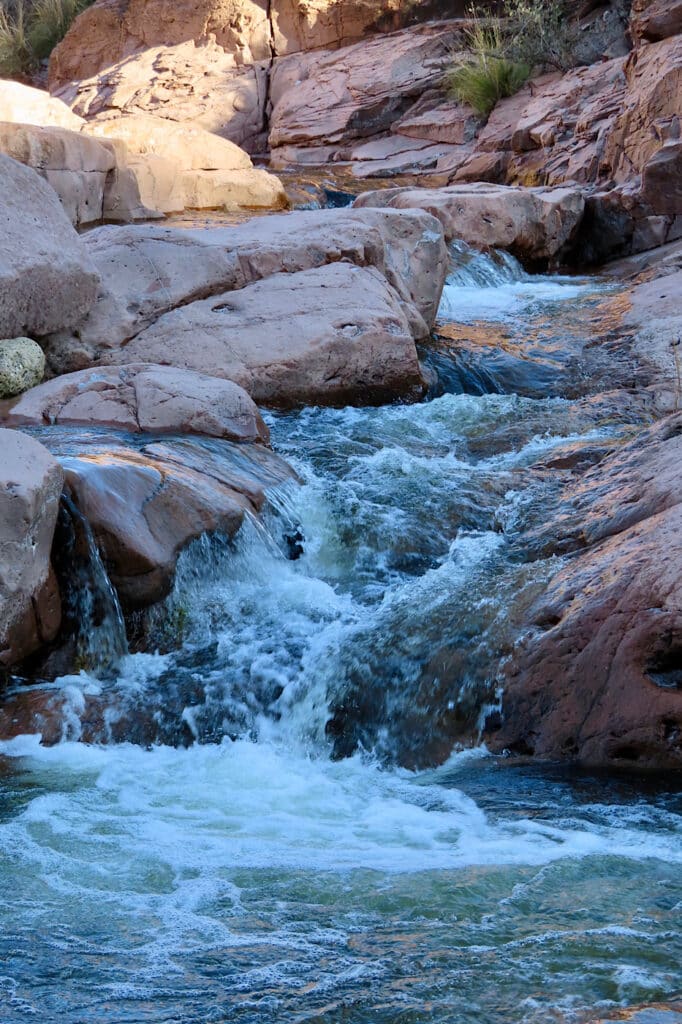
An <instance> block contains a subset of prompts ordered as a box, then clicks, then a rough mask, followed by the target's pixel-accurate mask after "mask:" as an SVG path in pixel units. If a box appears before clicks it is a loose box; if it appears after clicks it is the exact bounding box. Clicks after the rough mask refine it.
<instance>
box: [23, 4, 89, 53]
mask: <svg viewBox="0 0 682 1024" xmlns="http://www.w3.org/2000/svg"><path fill="white" fill-rule="evenodd" d="M89 2H90V0H34V3H33V7H32V9H31V17H30V21H29V28H28V41H29V44H30V47H31V50H32V51H33V54H34V55H35V57H36V58H37V59H38V60H45V59H46V58H47V57H49V56H50V54H51V53H52V51H53V50H54V48H55V46H56V45H57V43H59V42H61V40H62V39H63V38H64V36H65V35H66V33H67V32H68V31H69V29H70V27H71V24H72V23H73V22H74V21H75V20H76V18H77V17H78V15H79V14H80V13H81V11H84V10H85V8H86V7H87V6H88V3H89Z"/></svg>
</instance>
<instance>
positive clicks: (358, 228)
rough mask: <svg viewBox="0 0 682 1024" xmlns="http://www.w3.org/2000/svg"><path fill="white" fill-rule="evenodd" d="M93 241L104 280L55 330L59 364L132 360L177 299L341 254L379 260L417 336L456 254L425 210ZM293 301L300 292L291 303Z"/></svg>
mask: <svg viewBox="0 0 682 1024" xmlns="http://www.w3.org/2000/svg"><path fill="white" fill-rule="evenodd" d="M86 244H87V246H88V248H89V250H90V252H91V254H92V257H93V260H94V262H95V264H96V265H97V267H98V269H99V270H100V273H101V275H102V280H103V288H102V290H101V292H100V294H99V296H98V300H97V303H96V305H95V307H94V308H93V310H92V311H91V312H90V313H89V314H88V316H87V317H86V318H85V319H84V320H83V321H82V322H81V323H80V324H79V325H78V327H77V329H76V331H69V332H64V333H61V334H59V335H55V336H53V337H52V338H51V339H50V341H49V343H48V345H47V348H46V350H47V354H48V360H49V363H50V365H51V367H52V369H53V371H55V372H57V373H61V372H64V371H68V370H75V369H81V368H83V367H86V366H89V365H93V364H94V363H98V362H102V361H104V362H110V361H112V360H114V361H117V362H118V361H121V362H129V361H131V360H130V357H129V356H126V355H125V351H126V350H125V348H124V346H125V345H126V342H127V341H128V339H131V338H133V339H134V338H136V336H137V335H138V334H139V333H140V332H141V331H143V330H144V329H146V328H148V327H150V326H152V325H153V324H154V323H155V322H156V321H157V320H158V319H159V317H161V316H163V315H164V314H166V313H169V312H170V311H172V310H173V309H175V308H176V307H182V309H183V310H185V312H188V311H189V310H190V309H191V308H192V304H193V303H194V302H195V301H197V300H201V299H205V298H207V297H209V296H213V295H222V294H224V293H225V292H231V291H232V290H238V289H243V288H244V287H245V285H247V284H249V283H250V282H253V281H258V280H260V279H263V278H269V277H271V276H272V275H275V274H294V273H296V272H298V271H302V270H309V269H313V268H318V267H322V266H325V265H327V264H337V263H339V262H340V261H349V262H350V263H352V264H355V265H356V266H359V267H374V268H376V270H377V271H379V272H380V273H381V274H382V276H383V277H384V279H385V281H386V282H387V283H388V285H389V286H390V289H391V292H392V293H393V294H394V296H395V299H396V300H397V301H398V302H399V303H400V307H401V309H402V311H403V313H404V315H405V317H406V319H407V321H408V323H409V324H410V331H411V332H412V334H413V336H414V337H415V338H423V337H426V336H428V332H429V328H430V326H431V323H432V322H433V319H434V317H435V315H436V310H437V307H438V302H439V300H440V295H441V291H442V288H443V282H444V280H445V274H446V270H447V263H448V258H447V249H446V247H445V243H444V241H443V236H442V230H441V228H440V225H439V223H438V221H436V220H435V219H434V218H433V217H431V216H429V215H428V214H423V213H419V212H417V211H413V212H404V213H401V212H397V211H393V210H386V211H384V210H362V211H360V210H357V211H355V210H334V211H332V210H324V211H300V212H297V213H295V214H287V215H286V216H272V217H268V218H259V219H256V220H253V221H250V222H249V223H247V224H244V225H242V226H240V227H237V228H220V229H212V230H204V231H180V230H172V229H169V228H159V227H142V228H136V229H130V228H117V229H102V230H96V231H93V232H90V233H89V234H88V235H87V236H86ZM299 297H300V293H299ZM295 301H296V292H295V291H292V292H291V294H290V295H289V298H288V302H289V303H290V304H291V303H292V302H295ZM182 315H183V314H182V313H180V312H178V316H180V317H181V316H182ZM117 353H118V354H117ZM119 356H120V360H119ZM136 358H137V357H136ZM141 359H142V360H144V361H145V362H148V361H149V359H148V358H147V357H146V356H143V357H141ZM163 361H164V362H166V361H168V359H167V355H165V356H164V359H163ZM221 375H222V374H221Z"/></svg>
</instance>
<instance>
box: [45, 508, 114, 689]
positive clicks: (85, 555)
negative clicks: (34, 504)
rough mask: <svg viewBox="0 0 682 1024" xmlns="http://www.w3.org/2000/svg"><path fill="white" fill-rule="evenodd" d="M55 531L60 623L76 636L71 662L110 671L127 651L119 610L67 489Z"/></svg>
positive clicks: (96, 670)
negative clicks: (74, 657) (63, 620)
mask: <svg viewBox="0 0 682 1024" xmlns="http://www.w3.org/2000/svg"><path fill="white" fill-rule="evenodd" d="M57 530H58V532H57V536H56V543H55V560H56V563H57V570H58V573H59V576H60V579H61V581H62V591H63V600H64V618H65V622H66V625H67V628H68V629H69V630H70V631H71V632H72V634H73V635H74V636H75V638H76V667H78V668H81V669H86V670H87V671H88V672H90V673H91V674H92V675H94V676H97V677H100V676H105V675H111V674H112V673H113V672H114V671H115V669H116V667H117V665H118V663H119V662H120V660H121V658H123V656H124V655H125V654H127V652H128V643H127V640H126V629H125V623H124V621H123V612H122V611H121V605H120V603H119V600H118V596H117V594H116V591H115V589H114V587H113V586H112V583H111V580H110V579H109V576H108V574H107V571H106V569H105V567H104V563H103V562H102V556H101V555H100V552H99V548H98V547H97V543H96V541H95V538H94V536H93V533H92V529H91V527H90V523H89V522H88V521H87V519H86V518H85V516H84V515H83V514H82V513H81V512H80V510H79V509H78V507H77V506H76V505H75V503H74V502H73V500H72V499H71V497H70V496H69V494H67V493H66V492H64V493H63V494H62V499H61V507H60V514H59V522H58V527H57Z"/></svg>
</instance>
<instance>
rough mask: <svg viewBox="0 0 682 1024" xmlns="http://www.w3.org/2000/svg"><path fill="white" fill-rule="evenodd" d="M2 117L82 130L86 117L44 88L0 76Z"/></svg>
mask: <svg viewBox="0 0 682 1024" xmlns="http://www.w3.org/2000/svg"><path fill="white" fill-rule="evenodd" d="M0 121H12V122H15V123H16V124H35V125H39V126H43V125H51V126H52V127H53V128H69V129H70V130H71V131H74V132H77V131H80V128H81V125H82V124H83V118H82V117H78V116H77V115H76V114H74V113H73V111H72V110H71V109H70V108H69V107H67V105H66V103H63V102H62V101H61V100H59V99H56V98H55V97H54V96H50V94H49V93H47V92H45V91H44V90H43V89H32V88H31V86H29V85H22V84H21V83H20V82H10V81H6V80H4V79H0Z"/></svg>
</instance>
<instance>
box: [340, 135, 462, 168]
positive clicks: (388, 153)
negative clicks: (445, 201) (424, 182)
mask: <svg viewBox="0 0 682 1024" xmlns="http://www.w3.org/2000/svg"><path fill="white" fill-rule="evenodd" d="M463 149H464V150H465V152H466V153H467V154H468V153H469V147H466V148H465V147H462V146H453V145H449V144H448V143H443V142H427V141H425V140H415V139H413V138H410V137H409V136H407V135H397V134H395V135H390V136H388V137H386V138H379V139H373V140H372V141H371V142H363V143H362V144H361V145H359V146H355V147H353V148H352V149H351V151H350V158H351V160H352V163H353V174H354V175H355V177H357V178H392V177H395V176H396V175H399V174H415V173H417V172H418V171H426V170H428V169H431V168H437V167H439V166H441V165H442V162H443V161H444V160H447V159H451V160H454V161H455V163H456V164H457V166H459V164H460V163H462V162H463V161H464V159H465V155H464V153H463V152H462V151H463Z"/></svg>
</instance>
